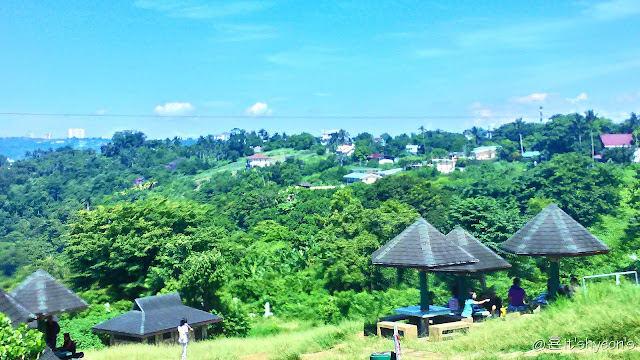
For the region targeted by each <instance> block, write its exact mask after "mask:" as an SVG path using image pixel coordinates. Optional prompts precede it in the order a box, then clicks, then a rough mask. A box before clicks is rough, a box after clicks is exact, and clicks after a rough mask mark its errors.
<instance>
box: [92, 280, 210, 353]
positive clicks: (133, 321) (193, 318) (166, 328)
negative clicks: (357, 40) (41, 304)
mask: <svg viewBox="0 0 640 360" xmlns="http://www.w3.org/2000/svg"><path fill="white" fill-rule="evenodd" d="M183 318H186V319H187V321H188V323H189V325H190V326H191V327H192V328H193V329H194V330H195V338H196V340H200V339H204V338H206V336H207V328H206V325H208V324H213V323H217V322H220V321H222V318H221V317H219V316H216V315H213V314H211V313H208V312H206V311H202V310H198V309H195V308H192V307H189V306H186V305H184V304H183V303H182V299H181V298H180V295H179V294H178V293H177V292H175V293H171V294H164V295H156V296H149V297H144V298H138V299H136V300H135V301H134V303H133V310H131V311H129V312H127V313H124V314H122V315H120V316H117V317H115V318H113V319H111V320H107V321H105V322H102V323H100V324H98V325H96V326H94V327H93V328H91V329H92V330H93V331H96V332H102V333H107V334H110V339H109V345H118V344H122V343H147V344H160V343H176V342H177V341H178V325H180V320H182V319H183Z"/></svg>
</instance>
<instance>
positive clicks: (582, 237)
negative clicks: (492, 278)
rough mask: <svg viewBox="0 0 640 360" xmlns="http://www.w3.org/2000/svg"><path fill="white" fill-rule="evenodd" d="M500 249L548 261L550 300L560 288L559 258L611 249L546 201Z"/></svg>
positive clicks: (603, 251) (606, 251) (602, 252)
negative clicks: (541, 208)
mask: <svg viewBox="0 0 640 360" xmlns="http://www.w3.org/2000/svg"><path fill="white" fill-rule="evenodd" d="M500 248H501V249H502V250H504V251H506V252H508V253H511V254H515V255H523V256H544V257H546V258H547V260H548V261H549V293H548V294H547V297H548V298H549V299H554V298H555V296H556V292H557V291H558V288H559V287H560V270H559V261H560V258H563V257H576V256H589V255H597V254H606V253H608V252H609V251H611V249H610V248H609V247H608V246H607V245H605V244H603V243H602V241H600V240H599V239H598V238H597V237H595V235H593V234H591V233H590V232H589V230H587V229H585V228H584V226H582V225H580V224H579V223H578V222H577V221H575V220H574V219H573V218H571V216H569V215H568V214H567V213H565V212H564V211H562V209H560V208H559V207H558V206H557V205H556V204H553V203H551V204H549V205H548V206H547V207H546V208H544V209H543V210H542V211H540V213H539V214H538V215H536V216H535V217H534V218H533V219H531V220H530V221H529V222H528V223H527V224H526V225H525V226H523V227H522V228H521V229H520V230H518V231H517V232H516V233H515V234H513V236H511V237H510V238H509V239H508V240H507V241H505V242H504V243H503V244H502V245H500Z"/></svg>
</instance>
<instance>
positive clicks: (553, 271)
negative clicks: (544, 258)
mask: <svg viewBox="0 0 640 360" xmlns="http://www.w3.org/2000/svg"><path fill="white" fill-rule="evenodd" d="M548 260H549V289H548V292H549V293H548V294H547V300H555V299H556V294H557V292H558V289H559V288H560V266H559V265H560V263H559V259H557V258H548Z"/></svg>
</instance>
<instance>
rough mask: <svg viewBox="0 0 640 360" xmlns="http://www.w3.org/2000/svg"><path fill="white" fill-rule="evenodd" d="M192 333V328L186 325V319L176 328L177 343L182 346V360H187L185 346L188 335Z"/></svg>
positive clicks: (187, 342) (187, 341)
mask: <svg viewBox="0 0 640 360" xmlns="http://www.w3.org/2000/svg"><path fill="white" fill-rule="evenodd" d="M192 331H193V328H191V326H189V324H188V323H187V319H182V320H180V326H178V335H179V337H178V342H179V343H180V344H182V360H187V345H188V344H189V333H190V332H192Z"/></svg>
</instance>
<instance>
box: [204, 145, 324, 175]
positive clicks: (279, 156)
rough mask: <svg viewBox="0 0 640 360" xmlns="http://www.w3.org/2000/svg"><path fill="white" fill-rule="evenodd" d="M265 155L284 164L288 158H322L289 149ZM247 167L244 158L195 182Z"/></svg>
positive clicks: (214, 170)
mask: <svg viewBox="0 0 640 360" xmlns="http://www.w3.org/2000/svg"><path fill="white" fill-rule="evenodd" d="M263 154H265V155H267V156H269V157H271V158H273V159H274V160H275V161H276V162H284V161H285V160H286V159H287V158H288V157H300V158H301V159H302V160H304V161H309V160H313V159H317V158H320V156H319V155H317V154H315V153H313V152H310V151H309V150H293V149H288V148H285V149H277V150H272V151H267V152H264V153H263ZM246 165H247V158H246V157H242V158H239V159H238V160H237V161H235V162H232V163H229V164H226V165H222V166H219V167H216V168H213V169H210V170H207V171H204V172H202V173H200V174H198V175H195V176H194V179H195V180H199V179H205V178H208V177H211V175H213V174H216V173H219V172H222V171H231V172H234V171H238V170H242V169H244V168H245V166H246Z"/></svg>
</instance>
